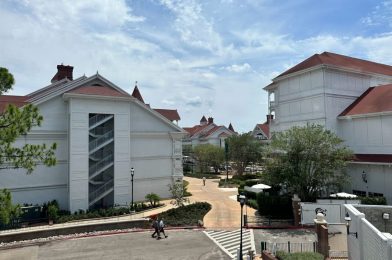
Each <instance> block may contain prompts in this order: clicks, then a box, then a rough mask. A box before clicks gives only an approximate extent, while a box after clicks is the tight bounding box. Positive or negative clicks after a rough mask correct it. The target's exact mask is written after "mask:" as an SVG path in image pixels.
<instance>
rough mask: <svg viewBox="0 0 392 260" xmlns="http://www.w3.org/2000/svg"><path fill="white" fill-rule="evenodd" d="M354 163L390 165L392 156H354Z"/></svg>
mask: <svg viewBox="0 0 392 260" xmlns="http://www.w3.org/2000/svg"><path fill="white" fill-rule="evenodd" d="M353 161H354V162H375V163H392V154H354V158H353Z"/></svg>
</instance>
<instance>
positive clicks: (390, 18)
mask: <svg viewBox="0 0 392 260" xmlns="http://www.w3.org/2000/svg"><path fill="white" fill-rule="evenodd" d="M361 22H362V23H363V24H365V25H367V26H380V25H385V24H388V25H389V27H390V28H392V0H387V1H382V2H381V3H380V4H378V5H376V6H375V7H374V8H373V10H372V12H371V13H370V14H369V15H368V16H366V17H363V18H362V19H361Z"/></svg>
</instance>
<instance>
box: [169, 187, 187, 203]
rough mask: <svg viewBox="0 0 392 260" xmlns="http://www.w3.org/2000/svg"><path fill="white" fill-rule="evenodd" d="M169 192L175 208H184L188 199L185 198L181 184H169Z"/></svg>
mask: <svg viewBox="0 0 392 260" xmlns="http://www.w3.org/2000/svg"><path fill="white" fill-rule="evenodd" d="M169 191H170V193H171V194H172V198H173V199H174V201H173V203H174V205H176V206H184V203H185V202H189V199H188V198H185V189H184V183H183V182H175V183H173V184H169Z"/></svg>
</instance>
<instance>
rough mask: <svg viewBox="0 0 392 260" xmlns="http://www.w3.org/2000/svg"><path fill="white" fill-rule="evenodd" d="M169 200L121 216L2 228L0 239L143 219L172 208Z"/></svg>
mask: <svg viewBox="0 0 392 260" xmlns="http://www.w3.org/2000/svg"><path fill="white" fill-rule="evenodd" d="M170 202H171V200H163V201H161V203H164V204H165V206H163V207H160V208H156V209H152V210H148V211H144V212H141V213H136V214H127V215H123V216H116V217H107V218H99V219H85V220H78V221H72V222H66V223H61V224H54V225H43V226H34V227H25V228H18V229H9V230H2V231H0V240H1V236H4V235H10V234H21V233H28V232H34V231H42V230H55V229H62V228H67V227H77V226H87V225H94V224H108V223H120V222H128V221H130V220H140V219H145V218H147V217H148V216H151V215H156V214H159V213H161V212H164V211H167V210H169V209H171V208H174V205H173V204H171V203H170Z"/></svg>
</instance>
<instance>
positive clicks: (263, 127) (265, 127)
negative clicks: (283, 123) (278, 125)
mask: <svg viewBox="0 0 392 260" xmlns="http://www.w3.org/2000/svg"><path fill="white" fill-rule="evenodd" d="M257 126H258V127H259V128H260V129H261V131H263V133H264V134H266V135H267V138H269V125H268V123H267V122H265V123H264V124H257Z"/></svg>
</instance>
